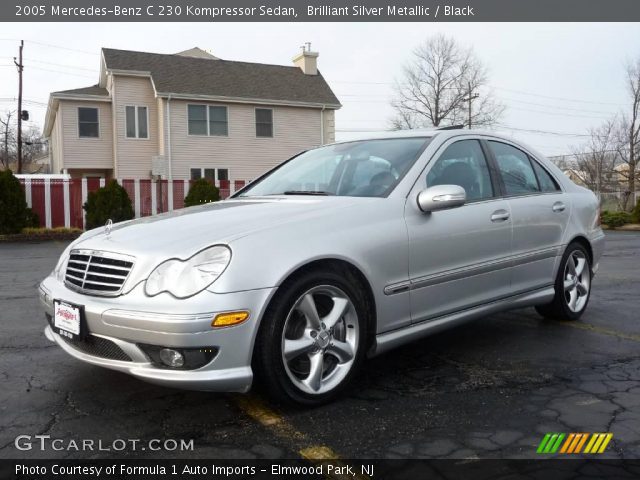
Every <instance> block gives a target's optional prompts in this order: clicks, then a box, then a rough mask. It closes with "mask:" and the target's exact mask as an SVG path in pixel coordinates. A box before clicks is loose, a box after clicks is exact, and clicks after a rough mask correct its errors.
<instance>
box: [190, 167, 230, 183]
mask: <svg viewBox="0 0 640 480" xmlns="http://www.w3.org/2000/svg"><path fill="white" fill-rule="evenodd" d="M216 173H217V175H216ZM190 175H191V180H199V179H201V178H206V179H207V180H211V181H212V182H216V181H218V182H219V181H220V180H229V169H227V168H218V169H216V168H192V169H190Z"/></svg>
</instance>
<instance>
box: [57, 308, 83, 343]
mask: <svg viewBox="0 0 640 480" xmlns="http://www.w3.org/2000/svg"><path fill="white" fill-rule="evenodd" d="M53 328H54V330H55V331H56V333H58V334H59V335H62V336H63V337H65V338H68V339H69V340H82V339H83V338H84V335H85V333H86V327H85V325H84V307H83V306H82V305H75V304H73V303H69V302H65V301H63V300H54V301H53Z"/></svg>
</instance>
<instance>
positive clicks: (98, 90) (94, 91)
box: [53, 85, 109, 97]
mask: <svg viewBox="0 0 640 480" xmlns="http://www.w3.org/2000/svg"><path fill="white" fill-rule="evenodd" d="M59 94H63V95H95V96H97V97H108V96H109V92H108V91H107V89H106V88H102V87H101V86H100V85H92V86H90V87H83V88H74V89H72V90H61V91H59V92H53V95H59Z"/></svg>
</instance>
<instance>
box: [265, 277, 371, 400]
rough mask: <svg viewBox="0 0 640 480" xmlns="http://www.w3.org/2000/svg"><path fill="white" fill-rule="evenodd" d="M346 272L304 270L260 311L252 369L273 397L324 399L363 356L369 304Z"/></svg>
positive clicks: (348, 376)
mask: <svg viewBox="0 0 640 480" xmlns="http://www.w3.org/2000/svg"><path fill="white" fill-rule="evenodd" d="M350 277H351V276H350V275H349V274H348V273H346V272H334V271H316V272H307V273H305V274H303V275H302V276H300V277H297V278H296V279H294V280H293V281H289V282H286V283H285V284H283V285H282V286H281V287H280V288H281V291H280V292H279V293H278V295H277V296H276V298H274V300H273V301H272V303H271V305H269V308H268V309H267V312H266V313H265V317H264V318H263V323H262V326H261V329H260V332H259V334H258V335H259V336H258V339H257V343H256V352H255V355H254V362H253V364H254V368H255V370H256V373H257V374H258V379H259V380H260V381H262V383H264V384H265V386H266V387H267V389H268V391H269V394H270V395H272V396H274V397H275V398H276V399H278V400H281V401H285V402H289V403H299V404H305V405H316V404H321V403H324V402H327V401H329V400H331V399H333V398H334V397H335V396H337V395H338V394H339V393H340V391H342V390H343V389H344V388H345V387H346V386H347V385H348V383H349V382H350V380H351V379H352V378H353V376H354V374H355V372H356V370H357V368H358V367H359V365H360V363H361V361H362V358H363V356H364V348H365V339H366V338H367V337H366V333H367V332H366V330H367V318H368V308H367V304H366V300H365V298H366V297H365V294H364V291H363V289H362V288H361V287H360V285H359V282H358V281H357V280H356V279H355V278H350Z"/></svg>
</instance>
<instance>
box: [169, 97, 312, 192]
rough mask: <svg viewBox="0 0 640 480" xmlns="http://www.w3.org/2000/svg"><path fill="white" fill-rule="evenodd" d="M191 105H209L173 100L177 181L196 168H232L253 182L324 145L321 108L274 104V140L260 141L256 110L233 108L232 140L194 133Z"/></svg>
mask: <svg viewBox="0 0 640 480" xmlns="http://www.w3.org/2000/svg"><path fill="white" fill-rule="evenodd" d="M189 103H203V102H190V101H185V100H171V102H170V108H171V157H172V166H173V168H172V170H173V178H175V179H186V178H189V174H190V170H189V169H190V168H192V167H201V168H202V167H208V168H228V169H229V178H230V179H231V180H253V179H255V178H257V177H258V176H259V175H261V174H262V173H264V172H265V171H267V170H268V169H270V168H271V167H273V166H275V165H277V164H278V163H280V162H282V161H284V160H286V159H287V158H289V157H291V156H292V155H295V154H296V153H298V152H300V151H301V150H305V149H308V148H311V147H316V146H318V145H319V144H320V110H319V109H313V108H300V107H280V106H274V107H273V121H274V137H273V138H256V129H255V106H254V105H244V104H228V105H226V106H227V108H228V111H227V112H228V121H229V136H228V137H215V136H212V137H207V136H194V135H188V130H187V128H188V123H187V104H189ZM209 105H221V104H217V103H209ZM261 108H266V107H263V106H261ZM165 120H166V119H165Z"/></svg>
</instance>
